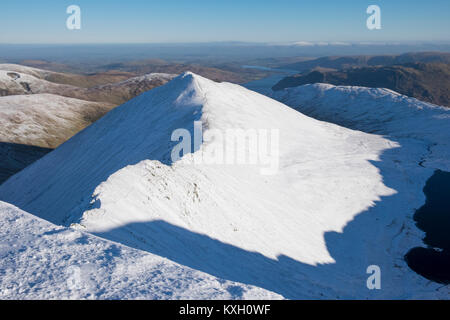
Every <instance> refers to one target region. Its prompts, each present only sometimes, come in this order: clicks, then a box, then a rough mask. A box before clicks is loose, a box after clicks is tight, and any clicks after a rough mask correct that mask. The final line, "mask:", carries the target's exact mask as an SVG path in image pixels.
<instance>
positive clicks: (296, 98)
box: [272, 83, 450, 170]
mask: <svg viewBox="0 0 450 320" xmlns="http://www.w3.org/2000/svg"><path fill="white" fill-rule="evenodd" d="M272 97H273V98H275V99H277V100H279V101H281V102H283V103H285V104H287V105H289V106H291V107H293V108H294V109H296V110H298V111H300V112H302V113H304V114H307V115H309V116H311V117H314V118H316V119H321V120H324V121H329V122H332V123H337V124H339V125H342V126H345V127H348V128H352V129H356V130H361V131H364V132H369V133H376V134H381V135H386V136H389V137H391V138H392V139H414V140H418V141H423V142H424V143H426V144H427V146H428V148H429V154H428V155H427V156H426V159H423V160H424V161H423V163H422V164H423V165H425V166H427V167H430V168H435V169H442V170H450V160H449V159H450V110H448V109H447V108H444V107H440V106H436V105H433V104H430V103H427V102H422V101H419V100H417V99H415V98H410V97H407V96H404V95H401V94H399V93H397V92H394V91H392V90H389V89H381V88H365V87H349V86H333V85H329V84H322V83H319V84H312V85H304V86H299V87H295V88H289V89H284V90H281V91H276V92H273V93H272ZM425 160H426V161H425Z"/></svg>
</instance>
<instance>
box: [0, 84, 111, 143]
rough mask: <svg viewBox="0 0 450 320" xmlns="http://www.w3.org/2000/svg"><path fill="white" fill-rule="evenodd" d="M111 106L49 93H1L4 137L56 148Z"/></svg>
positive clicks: (0, 117)
mask: <svg viewBox="0 0 450 320" xmlns="http://www.w3.org/2000/svg"><path fill="white" fill-rule="evenodd" d="M110 108H111V106H110V105H108V104H105V103H96V102H90V101H85V100H79V99H74V98H68V97H63V96H59V95H55V94H48V93H42V94H29V95H14V96H5V97H0V141H1V142H12V143H20V144H27V145H35V146H40V147H50V148H55V147H56V146H57V145H59V144H60V143H61V142H63V141H65V140H66V139H68V138H70V137H71V136H72V135H73V134H75V133H76V132H77V131H78V130H80V129H81V128H84V127H86V126H88V125H89V124H90V123H91V121H92V118H93V117H94V116H96V115H97V116H99V114H102V112H103V113H106V112H107V111H108V110H109V109H110Z"/></svg>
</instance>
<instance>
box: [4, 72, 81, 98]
mask: <svg viewBox="0 0 450 320" xmlns="http://www.w3.org/2000/svg"><path fill="white" fill-rule="evenodd" d="M76 89H77V87H75V86H70V85H63V84H57V83H53V82H49V81H47V80H43V79H40V78H37V77H35V76H33V75H29V74H26V73H19V72H15V71H7V70H0V96H8V95H20V94H33V93H52V94H59V93H62V92H65V91H72V90H76Z"/></svg>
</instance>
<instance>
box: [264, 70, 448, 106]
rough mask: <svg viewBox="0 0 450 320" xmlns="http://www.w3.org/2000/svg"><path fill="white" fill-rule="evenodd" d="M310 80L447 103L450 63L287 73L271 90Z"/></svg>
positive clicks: (306, 82) (301, 83)
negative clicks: (385, 89)
mask: <svg viewBox="0 0 450 320" xmlns="http://www.w3.org/2000/svg"><path fill="white" fill-rule="evenodd" d="M312 83H328V84H333V85H345V86H362V87H371V88H387V89H391V90H393V91H396V92H398V93H401V94H404V95H407V96H410V97H414V98H417V99H419V100H422V101H426V102H431V103H434V104H437V105H441V106H445V107H450V64H445V63H408V64H403V65H393V66H382V67H378V66H374V67H359V68H349V69H344V70H340V71H328V72H327V71H320V70H315V71H312V72H309V73H306V74H299V75H294V76H290V77H286V78H284V79H283V80H281V81H280V82H278V83H277V84H276V85H275V86H274V87H273V90H275V91H277V90H282V89H284V88H290V87H297V86H301V85H305V84H312Z"/></svg>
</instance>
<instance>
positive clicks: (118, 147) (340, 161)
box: [0, 73, 449, 299]
mask: <svg viewBox="0 0 450 320" xmlns="http://www.w3.org/2000/svg"><path fill="white" fill-rule="evenodd" d="M372 98H373V97H372ZM334 100H338V99H337V98H336V97H334V98H333V99H332V101H333V102H334ZM347 101H351V100H348V99H347ZM368 103H370V101H369V102H368ZM396 103H397V104H398V106H399V107H401V108H406V109H408V110H409V109H410V110H411V112H413V110H415V108H420V105H403V104H404V103H405V101H403V100H401V99H399V100H398V101H397V102H396ZM357 106H358V104H355V105H352V108H353V107H357ZM391 107H392V106H391ZM428 108H429V109H430V110H432V111H429V112H430V113H432V114H433V115H432V116H431V118H432V119H436V122H435V123H434V126H433V130H438V128H439V127H440V126H441V124H442V123H446V122H445V121H446V120H445V117H446V116H447V115H448V114H447V113H445V111H444V110H441V109H432V107H428V106H427V110H428ZM427 114H428V113H427ZM441 118H442V119H444V120H442V122H440V121H441V120H439V119H441ZM194 121H201V128H202V133H201V134H200V139H198V137H197V138H196V137H195V135H194V137H193V140H192V141H200V142H201V144H200V145H199V146H197V148H196V149H194V151H195V152H194V153H193V154H185V155H184V156H183V158H182V159H181V160H177V161H174V159H173V158H172V157H171V154H172V151H173V150H174V147H175V146H176V145H177V143H178V140H177V141H176V142H175V141H172V140H173V139H172V134H173V133H174V131H175V130H177V129H182V128H183V129H186V130H187V132H189V133H191V134H194V133H197V134H198V127H195V126H194ZM399 121H400V120H399ZM430 121H431V120H430ZM234 129H240V130H256V131H257V132H260V131H258V130H269V131H266V133H267V132H270V133H273V132H277V134H276V135H275V137H279V139H276V138H274V136H272V135H269V136H270V139H269V141H270V142H269V145H270V146H271V148H274V150H272V149H270V150H271V151H274V152H272V153H271V154H270V155H271V157H270V156H269V157H268V156H267V155H264V154H259V155H258V156H259V157H258V159H259V160H260V161H259V162H256V164H248V163H247V164H245V163H244V164H236V162H231V163H225V164H224V163H223V161H222V162H221V160H223V159H224V157H221V155H223V156H225V157H226V156H227V155H230V153H234V151H235V150H233V148H230V149H228V147H227V146H226V145H227V144H226V143H225V142H226V141H225V140H226V139H225V138H224V135H221V134H220V133H224V132H225V133H226V132H228V131H230V130H234ZM403 129H404V130H406V129H407V128H406V127H405V128H403ZM444 129H445V128H444ZM271 130H275V131H271ZM429 130H431V129H429ZM244 132H245V131H244ZM247 132H248V131H247ZM261 132H262V131H261ZM447 132H448V131H447ZM430 134H431V133H430ZM264 138H266V139H267V138H268V137H267V134H266V135H265V136H264V135H263V134H261V136H258V139H262V140H258V141H259V143H260V144H259V147H260V148H262V146H264V144H265V147H264V148H262V149H266V150H267V149H268V144H267V143H266V142H267V141H266V139H264ZM404 138H405V139H406V141H409V142H408V144H405V145H404V144H403V143H404V141H403V140H398V141H397V139H395V140H392V139H390V138H384V137H382V136H379V135H372V134H367V133H363V132H360V131H353V130H350V129H346V128H343V127H339V126H337V125H333V124H329V123H325V122H321V121H318V120H314V119H312V118H309V117H307V116H305V115H303V114H301V113H299V112H297V111H295V110H293V109H291V108H289V107H287V106H286V105H284V104H282V103H279V102H276V101H275V100H273V99H270V98H268V97H265V96H262V95H260V94H257V93H255V92H252V91H249V90H247V89H244V88H242V87H240V86H237V85H232V84H229V83H214V82H212V81H210V80H207V79H205V78H202V77H200V76H197V75H194V74H192V73H186V74H183V75H182V76H179V77H177V78H176V79H174V80H173V81H171V82H169V83H168V84H166V85H164V86H161V87H158V88H155V89H153V90H151V91H149V92H147V93H144V94H142V95H140V96H138V97H136V98H134V99H132V100H131V101H129V102H127V103H125V104H124V105H122V106H120V107H118V108H115V109H114V110H112V111H111V112H109V113H108V114H107V115H106V116H104V117H103V118H101V119H100V120H99V121H97V122H96V123H95V124H93V125H91V126H90V127H88V128H87V129H85V130H83V131H82V132H80V133H79V134H77V135H75V136H74V137H73V138H71V139H70V140H69V141H67V142H66V143H64V144H63V145H61V146H60V147H59V148H57V149H56V150H54V151H53V152H51V153H49V154H48V155H46V156H45V157H44V158H42V159H41V160H40V161H38V162H36V163H34V164H33V165H31V166H29V167H28V168H26V169H25V170H23V171H22V172H20V173H18V174H16V175H15V176H13V177H12V178H11V179H9V180H8V181H6V182H5V183H4V184H3V185H1V186H0V200H2V201H6V202H9V203H12V204H14V205H16V206H18V207H20V208H22V209H24V210H27V211H28V212H31V213H33V214H36V215H37V216H39V217H41V218H44V219H46V220H49V221H51V222H53V223H56V224H62V225H66V226H69V225H71V226H72V227H73V228H75V229H79V230H83V231H88V232H91V233H94V234H96V235H98V236H100V237H103V238H106V239H110V240H114V241H117V242H120V243H122V244H126V245H128V246H130V247H134V248H138V249H141V250H145V251H148V252H150V253H153V254H156V255H159V256H163V257H166V258H168V259H170V260H172V261H174V262H177V263H180V264H182V265H185V266H188V267H191V268H193V269H196V270H200V271H203V272H206V273H209V274H211V275H213V276H216V277H219V278H223V279H227V280H230V281H237V282H242V283H245V284H249V285H254V286H257V287H261V288H264V289H266V290H269V291H272V292H275V293H277V294H280V295H282V296H284V297H285V298H297V299H298V298H321V297H322V298H324V297H325V298H412V297H416V298H417V297H422V298H424V297H428V298H436V297H440V296H445V295H446V294H448V292H443V291H445V290H443V291H439V290H437V289H438V286H437V285H435V284H427V285H425V284H426V283H427V281H426V280H425V279H423V278H421V277H420V276H418V275H417V274H415V273H414V272H412V271H411V270H410V269H409V268H408V266H407V265H406V263H405V262H404V261H403V259H402V257H403V255H404V254H405V252H406V250H408V249H409V248H410V247H412V246H416V245H418V244H420V243H421V239H420V238H421V232H420V231H419V230H418V229H417V228H416V227H415V226H414V221H413V220H412V219H411V215H412V213H413V210H414V209H413V208H417V207H419V206H420V205H421V204H422V203H423V202H424V196H423V193H422V187H423V185H424V183H425V181H426V179H427V178H428V177H429V176H430V175H431V174H432V170H431V169H430V168H429V167H426V168H425V167H423V166H421V165H419V162H421V161H422V163H421V164H422V165H423V163H427V164H430V163H432V162H433V163H440V162H439V161H442V163H444V162H445V161H448V160H445V159H446V158H440V156H439V153H436V154H434V153H433V154H432V155H430V152H429V148H430V146H429V144H427V142H425V141H422V140H415V139H414V137H413V136H409V135H407V136H405V137H404ZM443 138H445V136H444V137H443ZM246 139H247V140H248V141H251V139H250V138H248V137H247V138H245V139H244V140H246ZM273 139H275V140H273ZM202 140H203V141H202ZM277 141H279V143H278V144H277V143H276V142H277ZM447 141H449V140H447ZM435 142H436V143H440V140H439V141H435ZM224 145H225V147H224ZM277 146H278V148H276V147H277ZM441 147H442V148H446V147H447V146H445V145H443V146H433V148H441ZM248 149H249V147H248V148H247V149H246V150H248ZM434 150H435V149H433V151H434ZM277 153H278V154H277ZM233 156H234V154H232V157H233ZM192 157H193V158H194V159H192ZM198 159H200V160H202V161H200V162H198ZM211 159H215V161H211ZM447 159H448V158H447ZM262 160H264V161H262ZM267 160H270V161H267ZM269 167H270V168H271V169H275V170H272V171H271V172H269V173H271V174H267V173H268V172H267V169H268V168H269ZM264 170H266V171H264ZM263 173H264V174H263ZM411 177H414V178H413V179H411ZM374 264H375V265H378V266H379V267H380V268H381V269H382V270H383V271H382V272H383V273H382V275H383V290H368V288H367V286H366V280H367V277H368V275H367V274H366V270H367V268H368V266H370V265H374Z"/></svg>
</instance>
